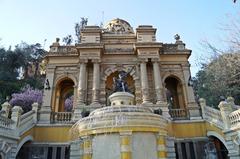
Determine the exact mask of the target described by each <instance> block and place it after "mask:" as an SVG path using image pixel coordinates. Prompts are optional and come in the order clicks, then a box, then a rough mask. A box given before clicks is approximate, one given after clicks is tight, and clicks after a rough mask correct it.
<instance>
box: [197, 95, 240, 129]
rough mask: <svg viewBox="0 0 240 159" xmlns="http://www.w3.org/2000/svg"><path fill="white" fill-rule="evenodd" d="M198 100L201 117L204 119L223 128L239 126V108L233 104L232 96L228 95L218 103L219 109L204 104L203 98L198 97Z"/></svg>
mask: <svg viewBox="0 0 240 159" xmlns="http://www.w3.org/2000/svg"><path fill="white" fill-rule="evenodd" d="M199 102H200V106H201V108H202V116H203V119H205V120H206V121H208V122H210V123H212V124H215V125H216V126H217V127H219V128H221V129H224V130H229V129H234V128H237V127H240V109H237V108H238V106H236V105H235V104H234V99H233V98H232V97H228V98H227V100H225V101H222V102H220V103H219V105H218V108H219V109H220V110H217V109H214V108H211V107H208V106H206V101H205V99H200V100H199ZM236 109H237V110H236Z"/></svg>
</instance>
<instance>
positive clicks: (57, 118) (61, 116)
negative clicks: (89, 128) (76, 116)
mask: <svg viewBox="0 0 240 159" xmlns="http://www.w3.org/2000/svg"><path fill="white" fill-rule="evenodd" d="M72 116H73V113H72V112H51V123H65V124H68V123H72Z"/></svg>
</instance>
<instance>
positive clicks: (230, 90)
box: [194, 18, 240, 106]
mask: <svg viewBox="0 0 240 159" xmlns="http://www.w3.org/2000/svg"><path fill="white" fill-rule="evenodd" d="M239 20H240V19H238V18H234V19H232V20H231V22H230V23H229V24H230V25H225V26H224V33H225V39H226V40H225V41H224V43H225V44H226V45H227V46H228V47H227V48H225V49H220V48H217V47H215V46H214V45H213V44H211V43H210V42H208V41H204V42H203V47H204V48H205V50H206V51H207V52H208V53H210V54H211V55H212V57H211V60H210V62H209V63H206V62H203V63H202V68H201V70H200V71H199V72H198V73H197V75H196V78H194V90H195V93H196V95H197V96H199V97H204V98H205V99H206V101H207V103H208V105H211V106H217V105H218V103H219V101H220V100H224V98H226V97H227V96H233V97H234V98H235V102H236V103H237V104H240V89H239V88H240V87H239V86H240V73H239V72H240V21H239ZM205 61H206V59H205Z"/></svg>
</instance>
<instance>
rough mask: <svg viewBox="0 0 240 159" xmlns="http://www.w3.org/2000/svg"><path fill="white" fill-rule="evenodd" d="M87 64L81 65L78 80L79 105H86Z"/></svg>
mask: <svg viewBox="0 0 240 159" xmlns="http://www.w3.org/2000/svg"><path fill="white" fill-rule="evenodd" d="M86 71H87V66H86V62H85V61H84V62H82V63H81V64H80V72H79V78H78V100H77V105H78V106H79V105H85V95H86V93H87V92H86V88H87V87H86Z"/></svg>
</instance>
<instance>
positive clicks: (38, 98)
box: [9, 85, 43, 113]
mask: <svg viewBox="0 0 240 159" xmlns="http://www.w3.org/2000/svg"><path fill="white" fill-rule="evenodd" d="M42 99H43V92H42V90H38V89H33V88H32V87H30V86H29V85H27V86H25V87H24V88H23V89H22V90H21V92H19V93H13V94H12V98H11V100H10V101H9V103H10V104H11V105H12V106H20V107H22V109H23V111H24V112H25V113H26V112H28V111H30V110H31V109H32V104H33V103H34V102H37V103H38V104H39V105H41V104H42Z"/></svg>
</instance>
